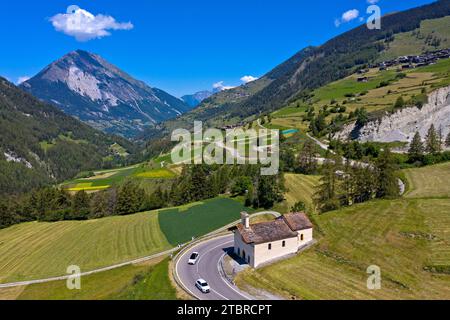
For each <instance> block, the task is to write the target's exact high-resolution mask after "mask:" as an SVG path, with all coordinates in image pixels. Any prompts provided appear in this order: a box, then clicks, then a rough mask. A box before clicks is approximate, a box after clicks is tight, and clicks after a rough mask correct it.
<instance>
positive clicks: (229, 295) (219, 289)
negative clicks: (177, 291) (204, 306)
mask: <svg viewBox="0 0 450 320" xmlns="http://www.w3.org/2000/svg"><path fill="white" fill-rule="evenodd" d="M233 244H234V238H233V235H227V236H223V237H219V238H214V239H212V240H209V241H205V242H201V243H199V244H198V245H196V246H193V247H191V248H189V249H188V250H186V251H184V252H183V254H182V255H181V256H180V257H179V258H178V259H177V262H176V265H175V272H176V274H177V276H178V279H179V280H180V281H181V283H182V285H183V287H184V288H185V289H186V290H188V291H189V292H190V293H191V294H192V295H193V296H194V297H196V298H197V299H199V300H251V299H252V297H250V296H248V295H246V294H245V293H243V292H241V291H240V290H239V289H238V288H236V287H235V286H234V285H232V284H231V283H230V282H229V281H228V280H226V279H224V278H223V277H222V276H221V272H220V271H219V270H220V265H219V262H220V260H221V259H222V258H223V257H224V255H225V254H226V250H227V249H230V248H232V247H233ZM193 252H198V253H200V257H199V260H198V262H197V264H196V265H195V266H190V265H188V260H189V257H190V255H191V254H192V253H193ZM200 278H202V279H204V280H206V282H208V284H209V286H210V287H211V292H210V293H208V294H203V293H202V292H201V291H200V290H198V289H197V288H196V287H195V282H196V281H197V280H198V279H200Z"/></svg>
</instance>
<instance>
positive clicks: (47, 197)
mask: <svg viewBox="0 0 450 320" xmlns="http://www.w3.org/2000/svg"><path fill="white" fill-rule="evenodd" d="M283 191H284V183H283V178H282V175H281V174H280V175H278V176H261V175H260V167H259V166H256V165H245V166H226V165H223V166H207V165H198V166H185V167H184V168H183V171H182V174H181V175H180V176H179V177H178V178H176V179H174V180H173V181H172V183H171V184H170V185H169V186H168V187H161V186H160V187H158V188H157V189H156V190H155V191H153V192H151V193H150V192H147V191H146V190H145V189H144V188H143V187H142V186H141V184H140V183H139V181H138V180H131V179H130V180H127V181H125V182H124V183H122V184H121V185H119V186H115V187H113V188H111V189H108V190H105V191H100V192H97V193H93V194H88V193H86V192H85V191H79V192H77V193H75V194H71V193H69V192H67V191H66V190H64V189H61V188H57V187H45V188H39V189H36V190H34V191H32V192H30V193H28V194H25V195H22V196H15V197H7V198H6V197H5V198H1V199H0V228H5V227H8V226H10V225H13V224H16V223H20V222H26V221H46V222H54V221H62V220H88V219H98V218H103V217H108V216H120V215H129V214H134V213H138V212H144V211H149V210H156V209H161V208H168V207H173V206H180V205H183V204H187V203H192V202H196V201H201V200H206V199H210V198H214V197H217V196H219V195H222V194H229V195H231V196H240V197H243V199H244V200H245V204H246V206H253V207H255V208H271V207H272V206H273V205H274V204H275V203H276V202H279V201H282V200H283Z"/></svg>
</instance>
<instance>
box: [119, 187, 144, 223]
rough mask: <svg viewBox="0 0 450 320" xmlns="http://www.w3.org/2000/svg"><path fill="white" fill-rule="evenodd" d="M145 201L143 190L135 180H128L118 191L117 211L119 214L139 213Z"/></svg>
mask: <svg viewBox="0 0 450 320" xmlns="http://www.w3.org/2000/svg"><path fill="white" fill-rule="evenodd" d="M143 201H144V192H143V190H142V189H141V188H139V186H138V185H137V184H135V183H134V182H133V181H127V182H125V183H124V185H123V186H121V187H120V189H119V191H118V194H117V205H116V213H117V214H118V215H126V214H132V213H137V212H139V211H140V209H141V207H142V203H143Z"/></svg>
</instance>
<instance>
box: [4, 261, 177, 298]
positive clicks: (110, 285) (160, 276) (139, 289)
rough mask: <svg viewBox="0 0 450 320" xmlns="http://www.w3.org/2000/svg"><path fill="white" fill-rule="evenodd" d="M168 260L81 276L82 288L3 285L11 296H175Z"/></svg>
mask: <svg viewBox="0 0 450 320" xmlns="http://www.w3.org/2000/svg"><path fill="white" fill-rule="evenodd" d="M168 272H169V266H168V260H167V259H164V260H162V261H161V259H158V260H154V261H150V262H147V263H145V264H139V265H129V266H125V267H121V268H118V269H114V270H110V271H105V272H101V273H97V274H93V275H90V276H86V277H82V278H81V290H68V289H67V285H66V281H55V282H49V283H42V284H33V285H29V286H24V287H19V288H13V289H0V299H1V298H2V297H3V299H9V300H116V299H120V300H175V299H177V296H176V292H175V288H174V287H173V285H172V283H171V281H170V279H169V274H168Z"/></svg>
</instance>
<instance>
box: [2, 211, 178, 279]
mask: <svg viewBox="0 0 450 320" xmlns="http://www.w3.org/2000/svg"><path fill="white" fill-rule="evenodd" d="M170 248H171V245H170V244H169V242H168V241H167V239H166V238H165V236H164V234H163V233H162V232H161V230H160V228H159V222H158V212H149V213H140V214H136V215H130V216H125V217H110V218H104V219H100V220H90V221H62V222H55V223H38V222H31V223H25V224H20V225H15V226H12V227H10V228H7V229H4V230H0V282H1V283H5V282H15V281H23V280H33V279H40V278H47V277H53V276H60V275H65V274H66V269H67V267H68V266H70V265H78V266H80V267H81V270H82V271H90V270H93V269H96V268H100V267H105V266H109V265H113V264H116V263H120V262H124V261H128V260H132V259H135V258H139V257H143V256H148V255H151V254H153V253H157V252H162V251H164V250H167V249H170Z"/></svg>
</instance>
